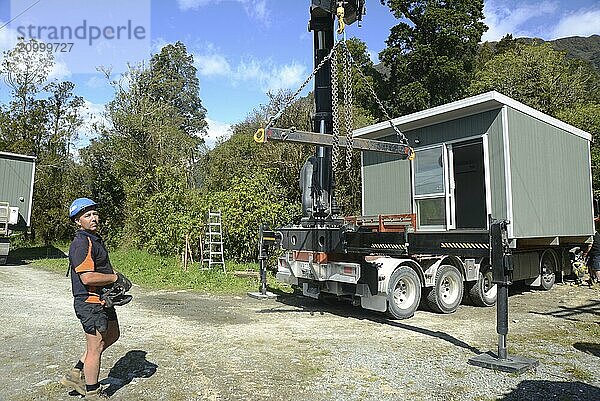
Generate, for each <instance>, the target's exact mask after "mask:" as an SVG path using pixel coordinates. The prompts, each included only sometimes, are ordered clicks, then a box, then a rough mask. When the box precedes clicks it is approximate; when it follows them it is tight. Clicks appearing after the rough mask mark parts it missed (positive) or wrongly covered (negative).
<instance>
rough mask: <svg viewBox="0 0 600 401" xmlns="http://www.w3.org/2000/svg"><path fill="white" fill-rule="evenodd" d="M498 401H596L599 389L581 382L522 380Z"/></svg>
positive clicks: (599, 395) (598, 398) (599, 396)
mask: <svg viewBox="0 0 600 401" xmlns="http://www.w3.org/2000/svg"><path fill="white" fill-rule="evenodd" d="M557 397H558V398H557ZM498 399H499V400H502V401H522V400H532V401H534V400H540V401H542V400H552V399H560V400H572V401H597V400H600V388H598V387H595V386H592V385H590V384H586V383H582V382H566V381H559V382H553V381H548V380H523V381H522V382H520V383H519V385H518V386H517V388H515V389H514V390H513V391H511V392H510V393H508V394H505V395H504V397H502V398H498Z"/></svg>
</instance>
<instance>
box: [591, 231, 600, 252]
mask: <svg viewBox="0 0 600 401" xmlns="http://www.w3.org/2000/svg"><path fill="white" fill-rule="evenodd" d="M588 257H590V258H598V257H600V233H598V231H596V233H595V234H594V242H593V244H592V249H590V251H589V252H588Z"/></svg>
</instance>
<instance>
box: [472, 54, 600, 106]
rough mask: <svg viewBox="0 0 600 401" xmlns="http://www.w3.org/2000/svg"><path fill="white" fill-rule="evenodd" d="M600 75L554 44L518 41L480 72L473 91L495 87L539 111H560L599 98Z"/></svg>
mask: <svg viewBox="0 0 600 401" xmlns="http://www.w3.org/2000/svg"><path fill="white" fill-rule="evenodd" d="M599 81H600V78H599V76H598V73H597V72H595V71H594V70H593V69H592V68H590V67H589V65H586V64H585V63H583V62H581V61H578V60H572V59H567V58H566V56H565V53H563V52H559V51H556V50H553V49H552V47H551V46H550V44H548V43H544V44H541V45H538V44H532V45H524V44H517V45H515V46H514V47H509V48H508V49H506V50H504V51H503V52H501V53H499V54H497V55H496V56H494V57H493V58H492V59H490V60H489V61H488V62H487V63H486V64H485V65H484V67H483V68H482V69H481V70H479V71H478V72H477V74H476V75H475V78H474V80H473V82H472V83H471V85H470V87H469V93H470V94H472V95H476V94H479V93H483V92H487V91H491V90H495V91H498V92H500V93H502V94H504V95H507V96H510V97H512V98H513V99H516V100H518V101H520V102H523V103H525V104H527V105H528V106H531V107H533V108H535V109H537V110H539V111H542V112H544V113H547V114H550V115H556V114H557V113H558V112H559V111H561V110H565V109H567V108H570V107H573V106H575V105H577V104H584V103H587V102H590V101H595V100H597V99H598V93H599V88H600V86H599V85H598V82H599Z"/></svg>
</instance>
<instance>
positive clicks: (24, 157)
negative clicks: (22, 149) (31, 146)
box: [0, 152, 37, 161]
mask: <svg viewBox="0 0 600 401" xmlns="http://www.w3.org/2000/svg"><path fill="white" fill-rule="evenodd" d="M2 156H6V157H12V158H17V159H29V160H34V161H35V160H36V159H37V157H35V156H28V155H20V154H18V153H9V152H0V157H2Z"/></svg>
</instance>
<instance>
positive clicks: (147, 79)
mask: <svg viewBox="0 0 600 401" xmlns="http://www.w3.org/2000/svg"><path fill="white" fill-rule="evenodd" d="M140 86H141V87H142V88H145V90H147V93H148V95H149V96H150V98H151V99H152V100H153V101H155V102H157V103H163V104H166V105H169V106H171V107H172V108H173V109H174V110H176V111H177V113H178V114H179V115H180V117H181V125H180V127H179V128H180V129H181V131H183V132H184V133H185V134H187V135H197V136H202V135H204V134H205V133H206V128H207V123H206V109H205V108H204V107H203V106H202V101H201V100H200V96H199V93H200V82H199V81H198V78H197V76H196V67H194V58H193V56H192V55H191V54H188V53H187V49H186V47H185V45H184V44H183V43H181V42H176V43H175V44H168V45H166V46H164V47H163V48H162V49H161V51H160V53H158V54H155V55H153V56H152V58H151V59H150V67H149V68H148V70H146V71H145V73H144V76H143V77H142V79H141V80H140Z"/></svg>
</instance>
